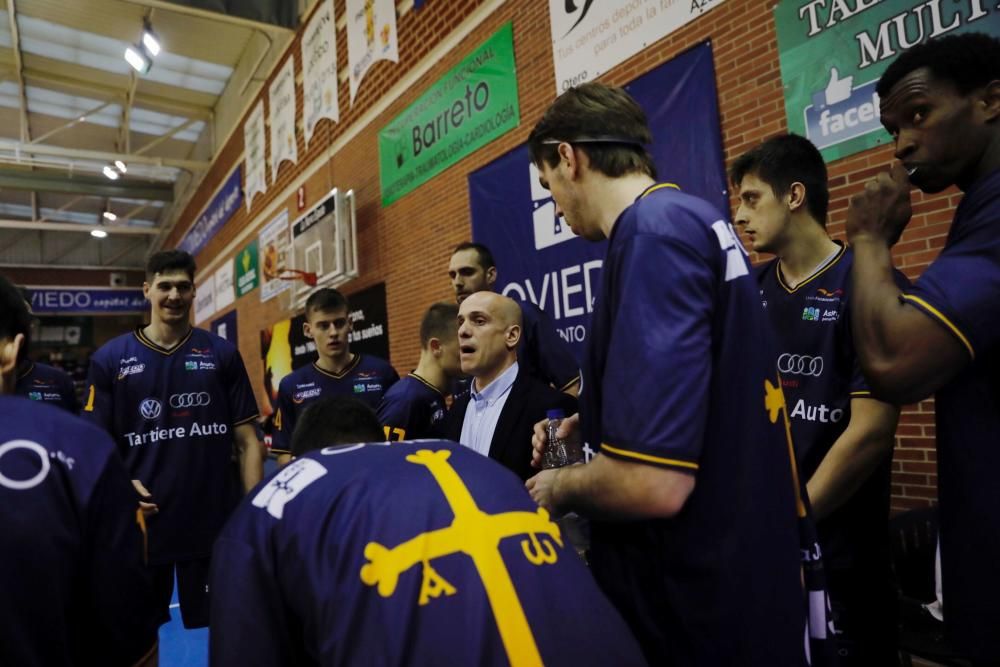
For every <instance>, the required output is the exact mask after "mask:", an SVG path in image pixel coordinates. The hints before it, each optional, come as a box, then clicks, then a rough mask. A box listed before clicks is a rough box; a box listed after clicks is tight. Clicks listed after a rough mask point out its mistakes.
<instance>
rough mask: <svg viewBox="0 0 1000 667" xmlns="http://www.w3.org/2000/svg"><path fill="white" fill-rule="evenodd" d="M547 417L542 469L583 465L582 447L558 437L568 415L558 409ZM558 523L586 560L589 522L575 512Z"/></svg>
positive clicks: (564, 516)
mask: <svg viewBox="0 0 1000 667" xmlns="http://www.w3.org/2000/svg"><path fill="white" fill-rule="evenodd" d="M545 416H546V417H548V420H549V424H548V427H547V428H546V433H547V434H548V442H547V443H546V446H545V455H544V456H543V457H542V467H543V468H561V467H563V466H567V465H572V464H574V463H583V449H582V448H581V447H580V445H579V444H577V443H572V442H567V441H566V440H565V439H563V438H560V437H558V436H557V435H556V432H557V431H558V430H559V425H560V424H562V420H563V419H564V418H565V417H566V413H565V412H563V411H562V410H561V409H558V408H557V409H554V410H549V411H548V412H547V413H546V415H545ZM556 523H558V524H559V528H560V530H561V531H562V534H563V537H564V538H565V539H566V540H567V541H568V542H569V544H570V545H572V547H573V548H574V549H575V550H576V552H577V554H579V555H580V557H581V558H584V559H585V560H586V552H587V549H588V548H590V526H589V525H588V524H587V520H586V519H584V518H583V517H581V516H579V515H578V514H576V513H575V512H569V513H568V514H564V515H563V516H562V518H560V519H558V520H557V521H556Z"/></svg>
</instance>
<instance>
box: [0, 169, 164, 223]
mask: <svg viewBox="0 0 1000 667" xmlns="http://www.w3.org/2000/svg"><path fill="white" fill-rule="evenodd" d="M0 188H6V189H8V190H26V191H32V192H61V193H69V194H81V195H87V196H92V197H112V198H117V197H127V198H130V199H152V200H154V201H167V202H169V201H173V199H174V186H173V184H171V183H150V182H148V181H125V180H121V179H120V180H117V181H111V180H108V179H107V178H104V177H103V176H73V177H72V178H71V177H69V176H67V175H66V174H62V173H59V172H41V171H25V170H23V169H2V168H0ZM36 217H37V216H36Z"/></svg>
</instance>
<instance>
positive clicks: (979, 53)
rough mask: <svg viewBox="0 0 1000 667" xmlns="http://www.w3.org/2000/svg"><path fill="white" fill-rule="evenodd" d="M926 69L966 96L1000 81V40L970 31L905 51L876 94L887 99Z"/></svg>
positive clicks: (930, 41) (884, 77)
mask: <svg viewBox="0 0 1000 667" xmlns="http://www.w3.org/2000/svg"><path fill="white" fill-rule="evenodd" d="M922 67H926V68H927V69H929V70H930V71H931V74H932V75H933V76H934V78H935V79H940V80H942V81H948V82H950V83H951V84H952V85H953V86H955V88H956V90H958V92H959V93H960V94H962V95H968V94H969V93H971V92H972V91H973V90H975V89H976V88H980V87H982V86H985V85H986V84H988V83H989V82H990V81H997V80H1000V39H997V38H996V37H991V36H990V35H986V34H983V33H981V32H966V33H962V34H961V35H947V36H945V37H938V38H936V39H929V40H927V41H926V42H923V43H921V44H918V45H916V46H914V47H913V48H911V49H908V50H907V51H904V52H903V53H902V54H900V56H899V57H898V58H896V59H895V60H894V61H892V63H890V65H889V66H888V67H887V68H886V69H885V72H883V73H882V78H880V79H879V80H878V85H877V86H875V91H876V92H877V93H878V95H879V97H886V96H887V95H888V94H889V91H890V90H892V88H893V86H895V85H896V84H897V83H899V82H900V80H901V79H903V77H905V76H906V75H907V74H909V73H910V72H913V71H914V70H918V69H920V68H922Z"/></svg>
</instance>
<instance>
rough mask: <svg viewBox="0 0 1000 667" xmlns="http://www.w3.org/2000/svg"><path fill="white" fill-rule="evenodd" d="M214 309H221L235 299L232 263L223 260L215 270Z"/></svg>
mask: <svg viewBox="0 0 1000 667" xmlns="http://www.w3.org/2000/svg"><path fill="white" fill-rule="evenodd" d="M213 279H214V281H215V310H216V312H218V311H220V310H222V309H223V308H225V307H226V306H228V305H229V304H231V303H232V302H233V301H235V300H236V291H235V290H234V289H233V263H232V262H225V263H223V265H222V266H220V267H219V269H218V270H217V271H216V272H215V276H214V277H213Z"/></svg>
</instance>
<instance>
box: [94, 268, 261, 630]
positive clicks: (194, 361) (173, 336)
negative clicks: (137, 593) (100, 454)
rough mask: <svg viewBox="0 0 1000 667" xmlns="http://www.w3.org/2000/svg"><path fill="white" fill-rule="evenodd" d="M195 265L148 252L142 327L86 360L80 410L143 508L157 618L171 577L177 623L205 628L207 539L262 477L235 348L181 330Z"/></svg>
mask: <svg viewBox="0 0 1000 667" xmlns="http://www.w3.org/2000/svg"><path fill="white" fill-rule="evenodd" d="M194 271H195V265H194V259H193V258H192V257H191V255H189V254H187V253H186V252H182V251H179V250H169V251H162V252H158V253H155V254H154V255H153V256H152V257H150V258H149V261H148V262H147V264H146V282H145V283H144V284H143V292H144V293H145V295H146V298H147V299H148V300H149V302H150V305H151V312H150V323H149V324H148V325H147V326H145V327H139V328H137V329H136V330H135V331H133V332H131V333H128V334H125V335H122V336H119V337H117V338H115V339H113V340H111V341H110V342H108V343H107V344H106V345H104V346H103V347H102V348H101V349H99V350H98V351H97V352H95V353H94V356H93V358H92V359H91V362H90V388H89V394H88V397H87V403H86V405H85V406H84V415H87V416H89V417H90V418H91V420H92V421H93V422H94V423H95V424H97V425H99V426H101V427H102V428H104V429H105V430H106V431H108V432H109V433H110V434H111V435H112V436H113V437H114V439H115V441H116V443H117V445H118V451H119V453H120V454H121V456H122V458H123V459H124V460H125V465H126V467H127V468H128V471H129V474H130V475H131V477H132V481H133V484H134V485H135V488H136V491H138V493H139V495H140V496H141V497H142V502H143V507H144V509H145V511H146V512H147V513H148V516H147V522H148V527H149V564H150V566H151V568H152V570H153V576H154V583H155V585H156V588H157V595H158V596H159V602H160V604H162V611H163V614H164V618H163V620H164V621H166V620H167V619H169V617H170V616H169V612H168V609H167V607H168V605H169V603H170V597H171V593H172V591H173V580H174V570H175V569H176V571H177V582H178V597H179V599H180V604H181V616H182V618H183V620H184V625H185V626H186V627H202V626H205V625H207V624H208V602H207V599H206V594H207V590H206V581H207V577H208V558H209V555H210V553H211V549H212V542H213V541H214V540H215V537H216V536H217V535H218V533H219V530H220V529H221V528H222V524H223V523H224V522H225V520H226V518H227V517H228V516H229V513H230V512H231V511H232V509H233V507H234V505H235V503H236V501H237V499H238V498H239V496H240V493H241V490H240V489H237V488H235V486H236V484H237V480H236V479H235V476H234V475H233V472H232V470H233V469H232V466H233V462H232V456H233V447H234V445H235V447H236V451H237V453H238V456H239V467H240V477H241V478H242V482H243V487H244V488H243V489H242V491H246V490H249V489H250V488H252V487H253V486H254V485H255V484H256V483H257V482H259V481H260V478H261V477H262V474H263V457H262V451H261V448H260V442H259V441H258V440H257V432H256V430H255V427H254V420H255V419H256V417H257V404H256V402H255V401H254V396H253V391H252V390H251V388H250V379H249V378H248V377H247V372H246V368H245V367H244V366H243V360H242V358H241V357H240V353H239V350H237V349H236V347H235V346H234V345H233V344H232V343H230V342H228V341H226V340H225V339H223V338H220V337H219V336H216V335H215V334H212V333H209V332H208V331H205V330H203V329H194V328H192V327H191V324H190V312H191V304H192V302H193V301H194V294H195V286H194Z"/></svg>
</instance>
